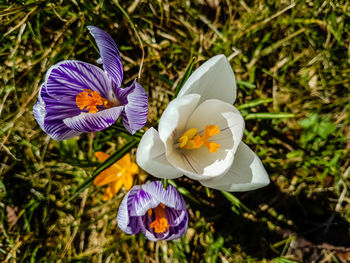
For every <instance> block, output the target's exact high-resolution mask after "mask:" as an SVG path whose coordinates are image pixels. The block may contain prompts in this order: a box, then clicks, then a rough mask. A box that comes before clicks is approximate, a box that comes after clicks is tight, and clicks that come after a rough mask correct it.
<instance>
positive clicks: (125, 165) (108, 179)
mask: <svg viewBox="0 0 350 263" xmlns="http://www.w3.org/2000/svg"><path fill="white" fill-rule="evenodd" d="M95 156H96V158H97V159H98V160H99V161H100V162H104V161H106V160H107V159H108V158H109V157H110V155H109V154H107V153H104V152H95ZM138 172H139V167H138V166H137V164H136V163H134V162H132V161H131V159H130V154H129V153H127V154H126V155H124V157H123V158H121V159H120V160H118V161H117V162H115V163H114V164H113V165H111V166H110V167H108V168H107V169H105V170H103V171H102V172H101V173H100V174H99V175H98V176H96V178H95V180H94V184H95V185H96V186H103V185H106V184H108V187H107V188H106V192H105V194H104V195H103V201H107V200H109V199H111V198H112V197H113V196H114V195H115V194H116V193H118V191H119V189H120V188H121V187H122V186H123V185H124V187H125V189H126V190H129V189H130V188H131V187H132V182H133V178H132V176H133V175H135V174H138Z"/></svg>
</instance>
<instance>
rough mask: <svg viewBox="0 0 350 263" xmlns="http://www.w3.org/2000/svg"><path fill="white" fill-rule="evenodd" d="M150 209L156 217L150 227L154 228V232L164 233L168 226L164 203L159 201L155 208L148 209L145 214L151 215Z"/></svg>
mask: <svg viewBox="0 0 350 263" xmlns="http://www.w3.org/2000/svg"><path fill="white" fill-rule="evenodd" d="M152 210H153V211H154V213H155V215H156V219H155V220H154V221H153V222H152V223H151V224H150V225H149V226H150V228H154V232H156V233H164V232H165V231H166V230H167V229H168V228H169V227H170V226H169V223H168V220H167V219H166V212H165V205H163V204H162V203H160V204H159V205H158V206H157V207H156V208H153V209H148V211H147V214H148V215H149V216H150V215H152Z"/></svg>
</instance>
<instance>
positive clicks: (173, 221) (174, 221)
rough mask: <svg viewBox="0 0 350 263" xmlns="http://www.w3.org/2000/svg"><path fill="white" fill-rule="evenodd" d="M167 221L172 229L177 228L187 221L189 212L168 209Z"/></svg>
mask: <svg viewBox="0 0 350 263" xmlns="http://www.w3.org/2000/svg"><path fill="white" fill-rule="evenodd" d="M165 212H166V219H167V220H168V224H169V225H170V226H171V227H176V226H178V225H180V224H181V222H182V221H183V220H184V219H185V217H186V214H187V210H186V209H184V210H176V209H173V208H169V207H166V208H165Z"/></svg>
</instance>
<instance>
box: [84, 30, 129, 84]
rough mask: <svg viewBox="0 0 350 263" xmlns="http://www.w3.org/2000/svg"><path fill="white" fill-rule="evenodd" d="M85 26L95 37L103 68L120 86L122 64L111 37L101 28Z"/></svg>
mask: <svg viewBox="0 0 350 263" xmlns="http://www.w3.org/2000/svg"><path fill="white" fill-rule="evenodd" d="M87 28H88V29H89V31H90V34H91V35H92V36H93V37H94V38H95V41H96V44H97V46H98V49H99V51H100V56H101V60H102V63H103V68H104V70H105V71H106V72H107V73H108V75H110V76H111V77H112V79H113V80H114V82H115V83H116V84H117V86H118V87H120V86H121V83H122V80H123V66H122V61H121V58H120V53H119V50H118V47H117V45H116V44H115V42H114V40H113V38H112V37H111V36H110V35H109V34H108V33H107V32H105V31H103V30H102V29H100V28H98V27H95V26H88V27H87Z"/></svg>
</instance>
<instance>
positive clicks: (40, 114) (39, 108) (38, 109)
mask: <svg viewBox="0 0 350 263" xmlns="http://www.w3.org/2000/svg"><path fill="white" fill-rule="evenodd" d="M43 88H44V90H45V89H46V87H45V84H44V83H43V84H42V85H41V87H40V90H39V94H38V101H37V102H36V103H35V104H34V106H33V114H34V118H35V120H36V121H37V123H38V124H39V126H40V128H41V129H43V130H44V120H45V116H46V110H45V102H44V101H43V99H42V97H41V91H42V89H43Z"/></svg>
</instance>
